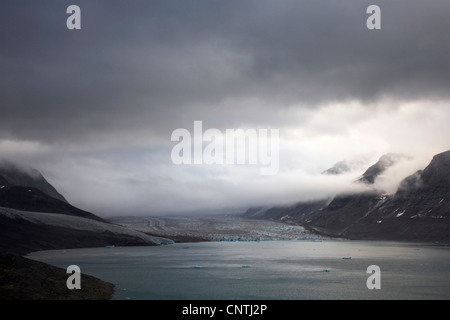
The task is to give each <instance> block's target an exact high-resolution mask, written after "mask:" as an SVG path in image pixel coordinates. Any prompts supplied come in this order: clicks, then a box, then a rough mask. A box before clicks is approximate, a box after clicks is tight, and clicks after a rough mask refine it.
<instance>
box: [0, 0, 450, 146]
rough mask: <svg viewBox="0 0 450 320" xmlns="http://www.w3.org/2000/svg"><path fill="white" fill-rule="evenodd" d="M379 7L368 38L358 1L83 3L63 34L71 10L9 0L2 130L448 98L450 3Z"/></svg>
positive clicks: (126, 124)
mask: <svg viewBox="0 0 450 320" xmlns="http://www.w3.org/2000/svg"><path fill="white" fill-rule="evenodd" d="M376 2H377V4H378V5H380V7H381V9H382V30H377V31H369V30H368V29H367V28H366V27H365V23H366V19H367V17H368V15H367V14H366V13H365V11H366V8H367V6H368V5H370V4H372V3H368V2H364V1H294V0H282V1H274V0H263V1H261V0H259V1H256V0H250V1H235V0H227V1H205V0H202V1H199V0H195V1H194V0H192V1H184V0H183V1H167V0H164V1H131V2H125V1H76V4H77V5H79V6H80V7H81V10H82V30H79V31H69V30H67V29H66V27H65V21H66V18H67V17H68V15H67V14H66V13H65V10H66V8H67V6H69V5H70V4H73V3H72V2H68V1H42V2H35V1H33V2H31V1H2V3H1V5H0V6H1V10H0V29H1V30H2V31H1V32H0V43H1V49H0V58H1V60H0V72H1V77H0V85H1V86H0V108H1V115H2V117H1V119H0V127H1V129H0V131H1V133H2V135H3V136H8V137H12V138H16V139H37V140H43V141H47V142H58V141H66V140H68V141H72V142H73V141H77V142H80V139H84V141H89V140H88V139H89V138H92V139H94V138H95V137H96V135H98V134H111V135H112V136H114V135H122V136H126V135H127V133H128V134H129V135H130V139H132V137H133V136H135V134H136V133H137V132H141V131H142V132H146V133H148V134H152V135H155V136H158V135H161V136H164V137H167V136H168V134H169V133H170V131H171V130H173V129H174V128H176V127H179V126H180V125H182V124H185V125H187V124H189V123H191V120H193V119H195V117H202V118H205V117H210V116H211V115H210V113H213V114H214V113H215V111H216V108H218V106H220V105H221V104H223V103H224V101H227V100H230V99H231V100H232V101H246V99H256V103H257V102H260V103H261V106H260V109H259V113H260V114H265V116H261V115H260V116H259V118H260V120H261V117H262V118H265V119H266V120H268V121H270V119H271V117H272V115H271V113H272V114H273V113H276V112H277V109H275V108H280V107H282V106H283V107H284V106H286V107H288V106H291V105H303V106H307V107H315V106H317V105H320V104H322V103H328V102H336V101H346V100H352V99H354V100H361V101H363V102H371V101H376V100H377V99H380V98H384V97H390V98H393V99H399V100H405V99H406V100H408V99H417V98H440V97H444V98H448V87H450V75H449V72H448V71H447V70H449V68H450V64H449V56H450V50H449V46H450V36H449V33H448V30H450V21H449V20H448V17H447V13H448V12H449V10H450V4H449V3H448V1H444V0H442V1H440V0H432V1H426V2H425V1H419V0H415V1H407V2H405V1H399V0H396V1H376ZM243 106H244V108H245V103H241V104H237V105H236V108H235V109H234V108H233V107H232V106H231V107H230V106H229V105H228V107H229V110H227V111H226V112H224V111H223V110H222V113H221V115H222V116H223V117H222V119H221V121H223V122H227V121H228V123H232V122H233V121H235V119H236V118H238V115H239V114H240V113H239V112H241V111H242V108H243ZM243 114H244V117H248V118H249V119H248V121H251V117H252V115H251V112H249V113H248V114H246V113H245V112H244V113H243ZM241 120H242V119H241ZM244 120H245V119H244ZM186 123H187V124H186ZM112 139H115V138H114V137H113V138H112Z"/></svg>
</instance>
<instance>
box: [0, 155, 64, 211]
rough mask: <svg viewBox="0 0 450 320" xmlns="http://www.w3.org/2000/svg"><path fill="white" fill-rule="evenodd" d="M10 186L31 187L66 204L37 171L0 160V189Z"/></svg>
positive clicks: (62, 197)
mask: <svg viewBox="0 0 450 320" xmlns="http://www.w3.org/2000/svg"><path fill="white" fill-rule="evenodd" d="M12 186H27V187H33V188H36V189H39V190H40V191H42V192H43V193H45V194H47V195H48V196H50V197H53V198H55V199H58V200H61V201H65V202H67V200H66V199H65V198H64V196H63V195H61V194H60V193H59V192H58V191H57V190H56V189H55V187H53V186H52V185H51V184H50V183H49V182H48V181H47V180H46V179H45V178H44V176H43V175H42V174H41V173H40V172H39V171H38V170H36V169H34V168H29V167H22V166H18V165H16V164H14V163H12V162H10V161H8V160H4V159H3V160H0V188H4V187H12Z"/></svg>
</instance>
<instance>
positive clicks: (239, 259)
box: [28, 240, 450, 300]
mask: <svg viewBox="0 0 450 320" xmlns="http://www.w3.org/2000/svg"><path fill="white" fill-rule="evenodd" d="M28 257H29V258H32V259H36V260H40V261H44V262H47V263H50V264H53V265H56V266H59V267H62V268H67V267H68V266H69V265H73V264H75V265H78V266H79V267H80V268H81V272H82V273H86V274H90V275H93V276H96V277H99V278H101V279H104V280H106V281H109V282H112V283H114V284H115V285H116V293H115V297H114V299H120V300H125V299H133V300H156V299H164V300H166V299H167V300H168V299H171V300H173V299H175V300H184V299H198V300H215V299H227V300H229V299H239V300H246V299H252V300H253V299H256V300H259V299H261V300H262V299H282V300H300V299H450V247H443V246H431V245H423V244H411V243H400V242H378V241H377V242H371V241H337V240H326V241H325V240H324V241H320V242H313V241H261V242H203V243H178V244H173V245H167V246H160V247H116V248H93V249H74V250H52V251H41V252H36V253H32V254H31V255H29V256H28ZM371 265H377V266H379V268H380V270H381V273H380V277H379V280H380V281H379V282H380V284H381V289H373V290H369V289H368V288H367V284H366V282H367V279H368V278H369V277H370V276H371V274H368V273H367V268H368V267H369V266H371Z"/></svg>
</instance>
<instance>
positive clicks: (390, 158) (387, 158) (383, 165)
mask: <svg viewBox="0 0 450 320" xmlns="http://www.w3.org/2000/svg"><path fill="white" fill-rule="evenodd" d="M409 158H410V157H408V156H406V155H404V154H400V153H387V154H384V155H382V156H381V157H380V159H378V161H377V162H376V163H375V164H374V165H372V166H371V167H369V168H368V169H367V170H366V172H364V173H363V175H362V176H361V178H359V180H358V181H360V182H364V183H366V184H374V183H375V180H376V179H377V178H378V176H379V175H380V174H382V173H383V172H384V171H385V170H386V169H387V168H389V167H391V166H393V165H394V164H396V163H398V162H400V161H402V160H406V159H409Z"/></svg>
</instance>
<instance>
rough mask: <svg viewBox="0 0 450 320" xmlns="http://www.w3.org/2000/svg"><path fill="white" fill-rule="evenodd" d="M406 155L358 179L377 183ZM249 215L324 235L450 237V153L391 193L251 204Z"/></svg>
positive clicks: (386, 157)
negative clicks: (260, 206)
mask: <svg viewBox="0 0 450 320" xmlns="http://www.w3.org/2000/svg"><path fill="white" fill-rule="evenodd" d="M403 159H405V157H404V156H403V155H397V154H388V155H384V156H382V157H381V158H380V160H379V161H378V162H377V163H375V164H374V165H372V166H371V167H369V168H368V169H367V171H366V172H365V173H364V174H363V176H362V177H361V179H359V180H358V181H357V183H359V182H363V183H364V184H369V185H372V184H374V183H375V182H376V179H377V178H378V177H379V176H380V175H381V173H383V172H385V170H386V169H387V168H389V167H391V166H393V165H394V164H395V163H396V162H397V161H401V160H403ZM244 216H246V217H249V218H263V219H274V220H283V221H287V222H295V223H300V224H302V225H304V226H306V227H309V228H311V229H312V230H316V231H318V232H320V233H323V234H327V235H332V236H338V237H347V238H354V239H395V240H423V241H449V240H450V151H446V152H443V153H440V154H437V155H435V156H434V157H433V159H432V161H431V162H430V163H429V165H428V166H427V167H426V168H425V169H423V170H419V171H417V172H415V173H413V174H412V175H410V176H407V177H405V178H404V179H403V180H402V181H401V183H400V185H399V187H398V189H397V191H396V192H395V193H394V194H392V195H389V194H386V193H384V192H383V190H379V189H376V188H368V189H366V190H364V191H361V192H358V193H346V194H337V195H336V196H335V197H334V198H332V199H328V200H327V199H324V200H323V201H315V202H300V203H298V204H296V205H294V206H286V207H272V208H268V209H259V210H257V208H251V209H249V210H248V211H247V212H246V213H245V214H244Z"/></svg>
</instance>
